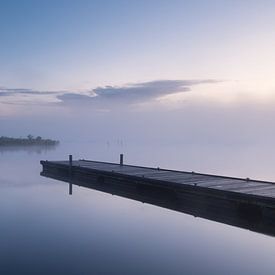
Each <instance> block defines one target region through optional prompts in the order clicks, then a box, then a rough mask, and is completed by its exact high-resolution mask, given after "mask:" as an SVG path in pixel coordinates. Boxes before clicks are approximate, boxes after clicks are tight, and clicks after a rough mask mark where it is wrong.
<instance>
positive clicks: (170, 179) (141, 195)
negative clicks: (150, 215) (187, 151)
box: [41, 155, 275, 236]
mask: <svg viewBox="0 0 275 275" xmlns="http://www.w3.org/2000/svg"><path fill="white" fill-rule="evenodd" d="M41 164H42V166H43V171H42V172H41V175H43V176H46V177H50V178H54V179H58V180H62V181H67V182H69V183H70V192H71V191H72V190H71V188H72V184H76V185H80V186H84V187H88V188H91V189H96V190H100V191H103V192H107V193H111V194H115V195H119V196H122V197H127V198H130V199H134V200H138V201H142V202H146V203H150V204H154V205H158V206H161V207H165V208H169V209H173V210H176V211H180V212H184V213H188V214H192V215H194V216H199V217H203V218H207V219H211V220H214V221H219V222H223V223H227V224H230V225H235V226H238V227H243V228H247V229H250V230H253V231H256V232H260V233H264V234H269V235H274V236H275V183H273V182H267V181H259V180H251V179H248V178H245V179H242V178H235V177H225V176H217V175H209V174H201V173H195V172H183V171H175V170H168V169H160V168H149V167H142V166H134V165H125V164H123V156H122V155H121V157H120V163H119V164H116V163H108V162H99V161H90V160H83V159H82V160H72V158H70V160H69V161H41Z"/></svg>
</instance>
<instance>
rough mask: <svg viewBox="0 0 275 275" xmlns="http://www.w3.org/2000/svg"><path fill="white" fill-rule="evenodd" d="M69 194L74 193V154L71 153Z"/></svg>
mask: <svg viewBox="0 0 275 275" xmlns="http://www.w3.org/2000/svg"><path fill="white" fill-rule="evenodd" d="M69 165H70V167H69V177H70V179H69V195H72V194H73V183H72V181H73V156H72V155H69Z"/></svg>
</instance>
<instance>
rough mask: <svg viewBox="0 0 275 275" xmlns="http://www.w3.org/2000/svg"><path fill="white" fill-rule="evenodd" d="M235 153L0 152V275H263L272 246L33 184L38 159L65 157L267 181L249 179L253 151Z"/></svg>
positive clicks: (60, 186) (98, 146)
mask: <svg viewBox="0 0 275 275" xmlns="http://www.w3.org/2000/svg"><path fill="white" fill-rule="evenodd" d="M242 148H243V147H242ZM239 149H240V148H235V150H231V149H230V148H227V149H225V148H222V151H223V154H222V155H221V154H220V150H221V148H219V147H217V146H216V147H213V148H209V147H207V148H205V147H204V146H203V145H201V146H200V147H198V146H189V145H188V146H187V145H184V144H182V145H179V144H178V145H177V146H169V145H168V144H155V145H154V146H152V145H150V144H136V143H131V142H127V141H126V140H123V141H122V140H120V139H113V140H108V141H102V142H95V141H94V142H85V143H84V142H82V143H80V142H63V143H62V142H61V144H60V145H59V146H57V147H56V148H55V150H42V149H41V150H37V148H32V147H29V148H27V149H26V150H15V149H14V150H11V151H5V150H1V153H0V156H1V157H0V167H1V168H0V169H1V173H0V188H1V192H0V216H1V225H0V228H1V247H0V272H1V273H2V274H18V270H20V273H21V274H49V273H51V274H61V273H62V274H65V273H66V274H183V273H189V274H191V273H192V274H194V273H195V274H273V271H274V268H273V255H274V252H275V239H274V238H272V237H269V236H265V235H261V234H258V233H254V232H251V231H248V230H244V229H240V228H236V227H232V226H229V225H225V224H221V223H217V222H213V221H209V220H205V219H201V218H196V217H193V216H190V215H187V214H184V213H178V212H175V211H171V210H168V209H164V208H160V207H156V206H152V205H149V204H142V203H140V202H137V201H132V200H129V199H126V198H122V197H118V196H112V195H110V194H106V193H102V192H99V191H96V190H91V189H85V188H83V187H78V186H74V187H73V195H72V196H69V195H68V184H66V183H65V182H60V181H56V180H52V179H48V178H44V177H41V176H40V171H41V166H40V164H39V161H40V160H41V159H48V160H58V159H59V160H61V159H65V158H67V157H68V154H73V156H74V158H76V159H77V158H86V159H93V160H103V161H114V162H118V160H119V153H124V154H125V162H126V163H131V164H139V165H148V166H153V167H155V166H160V167H165V168H171V169H181V170H195V171H196V170H197V171H202V172H213V173H216V172H217V173H219V174H230V175H234V176H243V175H245V176H246V175H247V173H248V172H250V173H249V176H255V177H261V176H262V175H264V174H266V173H267V172H268V171H269V174H268V176H269V177H270V178H272V177H274V172H273V171H272V164H271V165H270V166H269V167H264V169H263V168H261V169H257V164H258V162H260V161H261V162H263V161H264V158H261V159H259V158H257V160H256V161H255V162H253V161H251V159H252V156H253V155H254V153H255V148H249V147H246V148H243V150H239ZM252 149H253V150H252ZM236 150H238V156H239V158H240V159H239V163H238V162H237V160H236V159H237V158H236V156H235V153H236ZM266 150H267V149H266ZM224 152H227V153H226V154H224ZM265 153H266V155H267V151H265ZM209 154H210V155H209ZM206 156H208V157H207V158H206V160H205V161H204V158H205V157H206ZM223 156H224V157H223ZM258 156H260V155H259V154H258ZM225 159H226V160H225ZM198 160H199V161H198ZM248 160H250V161H249V165H245V163H246V161H248ZM269 161H270V162H273V160H272V157H270V159H269ZM240 163H242V165H239V164H240ZM231 172H232V173H231ZM274 178H275V177H274ZM262 255H265V257H262ZM198 263H200V264H198Z"/></svg>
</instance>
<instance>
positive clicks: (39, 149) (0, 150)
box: [0, 145, 58, 155]
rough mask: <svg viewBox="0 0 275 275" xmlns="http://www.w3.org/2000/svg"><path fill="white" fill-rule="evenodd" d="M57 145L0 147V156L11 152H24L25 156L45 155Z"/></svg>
mask: <svg viewBox="0 0 275 275" xmlns="http://www.w3.org/2000/svg"><path fill="white" fill-rule="evenodd" d="M57 147H58V145H29V146H24V145H16V146H14V145H13V146H0V154H1V155H4V154H8V153H13V152H26V153H27V154H38V155H41V154H45V153H47V152H49V151H54V150H56V148H57Z"/></svg>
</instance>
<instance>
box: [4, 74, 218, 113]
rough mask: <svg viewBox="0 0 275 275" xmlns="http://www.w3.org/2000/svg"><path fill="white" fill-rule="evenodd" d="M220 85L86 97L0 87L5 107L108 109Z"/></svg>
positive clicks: (119, 90)
mask: <svg viewBox="0 0 275 275" xmlns="http://www.w3.org/2000/svg"><path fill="white" fill-rule="evenodd" d="M217 82H220V81H218V80H213V79H199V80H156V81H149V82H142V83H133V84H127V85H124V86H105V87H97V88H95V89H92V90H90V91H86V92H85V93H83V92H82V93H80V92H77V91H68V92H65V91H38V90H33V89H24V88H16V89H14V88H6V87H0V97H1V98H2V100H1V101H0V102H2V103H5V104H20V105H22V104H24V105H29V104H38V105H39V104H40V103H43V104H59V105H65V106H66V105H68V106H77V107H78V106H96V107H100V108H102V107H109V106H113V104H138V103H144V102H150V101H152V100H155V99H158V98H161V97H163V96H166V95H170V94H176V93H185V92H189V91H191V88H192V86H194V85H199V84H211V83H217Z"/></svg>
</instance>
